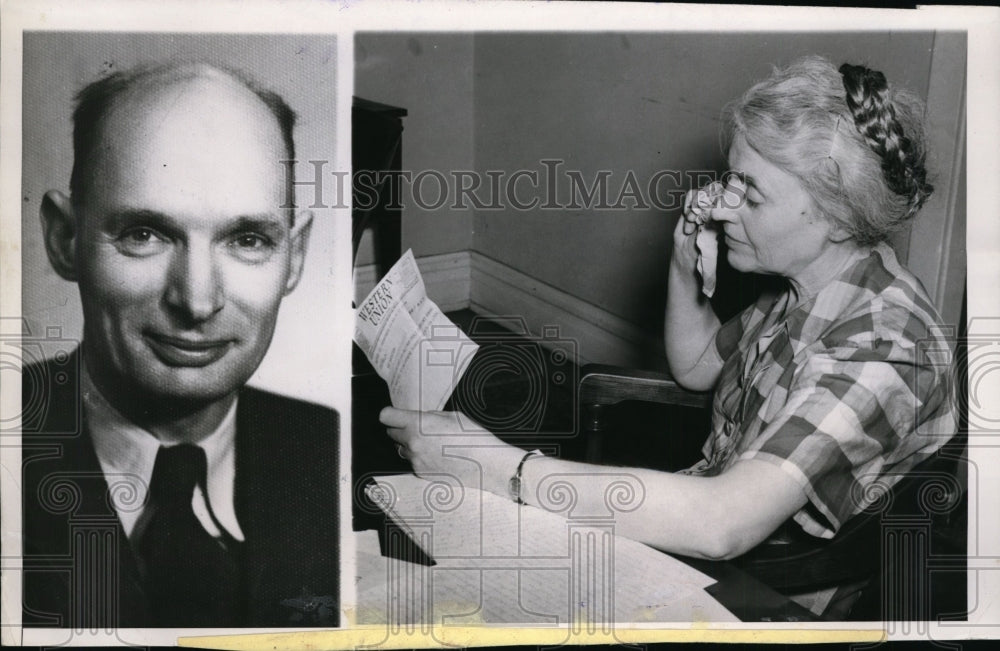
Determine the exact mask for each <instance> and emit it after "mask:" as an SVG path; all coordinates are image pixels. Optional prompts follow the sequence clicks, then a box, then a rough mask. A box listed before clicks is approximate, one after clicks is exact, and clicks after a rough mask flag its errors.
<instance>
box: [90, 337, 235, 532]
mask: <svg viewBox="0 0 1000 651" xmlns="http://www.w3.org/2000/svg"><path fill="white" fill-rule="evenodd" d="M80 367H81V371H80V374H81V391H80V393H81V397H82V399H83V411H84V416H85V418H86V422H87V426H88V429H89V431H90V436H91V438H92V439H93V441H94V450H95V451H96V452H97V460H98V461H99V462H100V464H101V470H102V471H103V472H104V477H105V479H106V480H107V482H108V486H109V488H110V494H111V498H112V503H113V504H114V507H115V510H116V511H117V512H118V518H119V519H120V520H121V523H122V527H123V528H124V529H125V534H126V535H127V536H131V535H132V531H133V530H134V529H135V526H136V522H137V521H138V520H139V517H140V516H141V515H142V512H143V510H144V508H145V504H146V493H147V491H148V488H149V482H150V479H152V476H153V465H154V464H155V462H156V454H157V452H158V451H159V449H160V445H161V444H160V441H159V440H158V439H157V438H156V437H155V436H153V435H152V434H151V433H150V432H148V431H146V430H144V429H143V428H141V427H139V426H138V425H136V424H134V423H133V422H132V421H130V420H128V419H127V418H125V416H123V415H122V414H121V412H119V411H118V410H117V409H115V408H114V407H113V406H112V405H111V403H109V402H108V401H107V399H106V398H105V397H104V396H103V395H102V394H101V392H100V390H98V388H97V386H96V385H95V384H94V382H93V379H92V378H91V377H90V373H88V371H87V367H86V364H84V363H83V361H82V355H81V364H80ZM198 446H199V447H201V448H202V449H203V450H205V457H206V459H207V462H208V481H207V485H208V498H209V503H211V505H212V512H213V513H214V514H215V517H216V519H218V521H219V524H221V525H222V527H223V528H225V529H226V531H227V532H228V533H229V534H230V535H231V536H233V538H235V539H236V540H240V541H242V540H243V539H244V538H243V532H242V530H241V529H240V525H239V522H238V521H237V519H236V509H235V504H234V483H235V478H236V402H235V401H234V402H233V406H232V407H231V408H230V409H229V411H228V412H227V413H226V416H225V418H223V419H222V422H221V423H220V424H219V427H218V428H216V430H215V431H214V432H212V433H211V434H209V435H208V436H206V437H205V438H204V439H202V440H201V441H199V442H198ZM191 506H192V509H193V510H194V513H195V516H197V517H198V520H199V521H200V522H201V524H202V525H203V526H204V527H205V530H206V531H208V532H209V533H210V534H212V535H213V536H216V537H218V536H219V535H221V532H220V531H219V529H218V527H217V526H216V524H215V522H213V520H212V517H211V516H210V515H209V513H208V509H207V507H206V503H205V496H204V495H203V494H202V492H201V489H200V488H198V489H196V490H195V494H194V496H193V498H192V502H191Z"/></svg>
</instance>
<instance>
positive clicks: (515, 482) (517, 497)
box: [507, 476, 524, 504]
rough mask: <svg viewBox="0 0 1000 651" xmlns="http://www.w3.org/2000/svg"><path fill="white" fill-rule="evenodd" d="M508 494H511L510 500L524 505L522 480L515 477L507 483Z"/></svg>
mask: <svg viewBox="0 0 1000 651" xmlns="http://www.w3.org/2000/svg"><path fill="white" fill-rule="evenodd" d="M507 492H508V493H509V494H510V499H512V500H514V501H515V502H517V503H518V504H523V503H524V502H522V501H521V478H520V477H517V476H514V477H511V478H510V481H509V482H508V483H507Z"/></svg>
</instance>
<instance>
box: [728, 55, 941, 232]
mask: <svg viewBox="0 0 1000 651" xmlns="http://www.w3.org/2000/svg"><path fill="white" fill-rule="evenodd" d="M923 108H924V106H923V102H921V100H920V99H919V98H917V97H916V96H914V95H913V94H911V93H908V92H906V91H904V90H901V89H895V88H890V87H889V86H888V84H886V81H885V77H884V76H883V75H882V73H879V72H875V71H872V70H869V69H867V68H863V67H860V66H850V65H846V64H845V65H843V66H841V68H840V70H839V71H838V69H837V68H836V67H834V65H833V64H832V63H830V62H829V61H827V60H826V59H824V58H822V57H806V58H803V59H800V60H798V61H796V62H795V63H793V64H791V65H790V66H788V67H786V68H776V69H775V70H774V71H773V72H772V74H771V76H770V77H768V78H767V79H765V80H764V81H761V82H759V83H757V84H755V85H754V86H752V87H751V88H750V89H749V90H747V91H746V93H744V94H743V96H742V97H740V98H739V99H737V100H736V101H734V102H732V103H731V104H730V105H729V106H727V107H726V111H725V122H724V128H723V138H724V145H725V146H726V147H727V148H728V146H729V145H730V144H731V143H732V141H733V139H735V138H736V137H737V136H742V137H744V138H745V139H746V141H747V144H749V145H750V146H751V147H752V148H753V149H754V150H755V151H757V153H759V154H760V155H761V156H763V157H764V158H766V159H767V160H769V161H770V162H772V163H774V164H775V165H777V166H778V167H780V168H782V169H784V170H785V171H787V172H788V173H790V174H792V175H794V176H796V177H797V178H798V179H799V180H800V181H801V182H802V183H803V185H804V186H805V188H806V190H807V191H808V192H809V194H810V195H811V197H812V199H813V201H815V203H816V205H817V207H818V208H819V209H820V210H821V211H822V213H823V214H824V215H825V216H826V217H827V218H828V219H831V220H832V221H833V222H835V223H836V224H839V225H840V226H841V227H842V228H843V229H844V231H845V232H846V233H847V234H848V235H850V236H851V237H852V238H854V240H856V241H857V242H858V243H859V244H862V245H871V244H875V243H877V242H880V241H883V240H886V239H887V238H888V237H889V236H890V235H891V234H892V233H893V232H895V231H897V230H899V229H901V228H902V227H903V226H904V225H905V224H906V222H907V221H908V220H909V219H910V218H912V217H913V216H914V215H915V214H916V213H917V211H918V210H920V207H921V206H922V205H923V203H924V201H925V200H926V199H927V197H928V196H930V194H931V192H933V189H934V188H933V187H932V186H931V185H930V184H929V183H927V181H926V176H927V172H926V169H925V168H924V158H925V143H924V128H923Z"/></svg>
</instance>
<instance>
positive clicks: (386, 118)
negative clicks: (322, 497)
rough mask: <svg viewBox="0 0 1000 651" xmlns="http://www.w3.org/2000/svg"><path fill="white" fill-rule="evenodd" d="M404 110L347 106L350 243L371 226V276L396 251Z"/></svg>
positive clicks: (363, 103) (357, 103)
mask: <svg viewBox="0 0 1000 651" xmlns="http://www.w3.org/2000/svg"><path fill="white" fill-rule="evenodd" d="M405 116H406V109H404V108H400V107H398V106H389V105H388V104H380V103H378V102H372V101H370V100H366V99H362V98H360V97H355V98H354V106H353V109H352V111H351V138H352V145H351V157H352V160H351V165H352V167H353V168H354V169H353V175H352V177H351V178H352V190H353V195H354V204H353V205H354V208H353V210H352V213H351V217H352V229H351V230H352V244H353V249H352V250H353V252H354V257H355V259H357V255H358V245H359V244H360V242H361V237H362V235H363V234H364V232H365V231H366V230H371V232H372V241H373V244H374V247H375V265H376V271H377V276H378V277H381V276H382V275H384V274H385V272H386V271H388V270H389V268H390V267H392V265H393V263H395V262H396V260H398V259H399V256H400V254H401V253H402V250H401V246H402V242H401V234H402V228H401V221H402V210H403V209H402V196H401V192H400V189H401V187H400V176H399V174H398V173H399V172H400V171H401V169H402V162H403V154H402V152H403V118H404V117H405Z"/></svg>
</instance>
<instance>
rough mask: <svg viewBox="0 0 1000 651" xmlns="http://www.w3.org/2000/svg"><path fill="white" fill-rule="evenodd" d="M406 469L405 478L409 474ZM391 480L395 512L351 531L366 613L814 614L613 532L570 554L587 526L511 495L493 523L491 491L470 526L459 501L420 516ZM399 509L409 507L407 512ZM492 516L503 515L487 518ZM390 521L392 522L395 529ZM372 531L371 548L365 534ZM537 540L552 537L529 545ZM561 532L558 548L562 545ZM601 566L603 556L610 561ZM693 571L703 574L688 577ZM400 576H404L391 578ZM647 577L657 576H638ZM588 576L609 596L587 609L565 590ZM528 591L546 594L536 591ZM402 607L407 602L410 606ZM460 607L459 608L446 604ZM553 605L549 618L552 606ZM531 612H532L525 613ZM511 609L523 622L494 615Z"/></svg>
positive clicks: (493, 619)
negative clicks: (570, 523)
mask: <svg viewBox="0 0 1000 651" xmlns="http://www.w3.org/2000/svg"><path fill="white" fill-rule="evenodd" d="M410 477H411V479H410V480H408V481H410V482H412V481H413V480H416V478H412V476H410ZM417 481H421V480H417ZM396 488H397V489H400V488H401V489H402V490H401V491H399V492H401V493H402V492H406V493H410V494H411V495H410V496H404V497H402V498H401V500H402V501H401V502H400V503H399V504H397V505H396V506H397V507H398V508H397V509H396V510H392V509H390V510H392V512H393V516H392V517H387V516H384V515H382V514H381V512H378V513H372V516H373V517H372V518H368V519H366V521H365V522H364V523H363V528H365V529H369V530H368V531H365V532H363V534H356V535H358V536H359V538H358V545H357V549H358V557H357V559H358V568H357V570H358V575H359V577H360V581H361V582H360V583H359V588H358V590H359V594H358V598H359V602H358V603H359V605H361V606H363V607H368V609H369V611H372V612H374V611H377V610H378V608H379V605H380V604H386V603H398V602H399V601H400V600H405V599H411V600H412V599H417V602H419V603H420V604H423V605H421V606H420V607H419V608H418V610H420V612H419V613H412V612H411V613H410V614H405V613H404V614H403V618H404V619H405V618H406V617H410V618H411V619H432V620H434V621H437V620H439V619H442V618H443V620H444V621H453V615H452V614H444V615H442V613H448V611H447V608H449V607H452V606H451V605H448V604H445V602H448V601H455V600H456V599H457V600H458V601H464V602H472V603H476V604H478V606H477V608H476V609H474V610H476V611H477V613H478V616H481V617H482V618H483V621H484V622H485V623H514V622H520V623H526V624H543V623H558V622H564V621H566V620H571V619H574V618H576V617H581V616H582V617H584V618H586V617H597V618H600V617H601V616H602V615H601V613H604V615H603V617H604V618H607V614H608V613H613V618H614V619H615V620H617V621H620V622H633V621H634V622H643V623H646V622H649V623H653V622H675V621H734V620H739V621H743V622H804V621H816V620H817V619H818V618H817V617H816V616H815V615H813V614H812V613H811V612H809V611H808V610H806V609H805V608H803V607H802V606H800V605H798V604H796V603H795V602H793V601H791V600H789V599H788V598H787V597H785V596H784V595H781V594H780V593H778V592H777V591H775V590H774V589H772V588H771V587H769V586H767V585H765V584H764V583H762V582H761V581H759V580H758V579H756V578H755V577H753V576H751V575H750V574H748V573H746V572H745V571H743V570H741V569H739V568H738V567H736V566H735V565H733V564H732V563H728V562H714V561H703V560H699V559H693V558H686V557H679V556H675V555H671V554H664V553H662V552H659V551H656V550H653V549H652V548H649V547H647V546H645V545H641V544H639V543H636V542H634V541H631V540H628V539H624V538H621V537H619V536H616V535H613V534H610V538H608V537H607V536H605V540H612V539H613V541H614V542H612V543H611V546H610V547H607V546H605V547H601V546H600V545H601V544H604V545H607V544H608V543H607V542H605V543H600V542H598V543H597V545H596V546H594V547H593V548H592V549H591V551H590V552H589V555H588V552H586V551H584V553H580V550H579V549H576V548H574V545H579V544H580V541H586V540H594V535H593V532H595V531H596V532H597V536H598V537H600V536H601V529H600V528H599V527H598V528H597V529H594V530H591V529H590V528H584V529H581V531H584V532H585V533H584V535H583V536H582V537H581V536H579V535H575V534H574V533H573V532H572V531H570V535H569V538H567V532H568V531H569V529H567V528H566V524H565V522H566V521H565V520H561V519H559V518H557V517H554V516H553V514H549V513H544V512H539V511H538V510H537V509H533V508H532V507H525V510H524V511H520V512H517V511H516V508H517V507H516V506H513V503H509V504H510V505H512V506H510V508H512V509H514V513H518V515H516V516H515V517H516V520H515V521H513V523H511V521H507V523H504V522H502V521H501V520H505V519H506V518H507V517H508V514H506V513H505V512H506V510H507V509H505V507H507V505H508V502H507V501H506V500H502V499H498V500H496V503H494V501H492V500H493V497H494V496H492V494H483V495H482V496H481V498H480V497H479V496H477V499H482V500H484V501H482V502H480V503H479V504H478V507H477V508H478V509H479V511H477V512H474V513H468V514H466V516H464V517H466V518H473V519H474V520H475V521H476V522H475V524H476V526H470V525H469V523H468V522H464V521H462V520H461V519H456V518H459V516H457V515H456V514H457V512H458V511H461V510H462V509H464V508H466V507H465V505H464V504H463V506H462V508H461V509H455V510H447V509H445V510H443V511H442V512H441V513H436V514H432V513H431V512H430V511H426V510H425V507H424V504H425V503H424V502H422V501H421V500H419V499H416V500H413V499H411V498H412V494H413V493H420V492H421V490H420V489H421V486H420V485H419V484H418V485H412V484H411V483H406V482H405V481H404V482H403V483H402V484H399V485H397V487H396ZM390 492H391V491H390ZM425 494H426V493H425ZM407 499H410V503H409V505H407V504H405V503H403V502H405V501H406V500H407ZM473 501H476V500H473ZM406 509H410V513H407V512H406ZM498 512H504V514H503V515H502V516H497V513H498ZM401 514H402V515H401ZM380 516H381V517H380ZM498 517H499V518H500V519H499V520H498V519H497V518H498ZM394 519H395V520H400V521H402V527H400V526H399V525H398V524H397V523H396V522H394ZM556 521H558V522H559V524H556ZM356 524H359V523H356ZM411 524H412V525H413V527H412V528H411V527H410V525H411ZM428 524H430V526H428ZM574 526H575V525H574ZM371 529H374V530H371ZM471 529H479V530H480V531H474V532H472V535H470V536H466V535H465V534H464V532H465V531H466V530H471ZM512 529H519V530H520V531H511V530H512ZM362 535H364V536H365V538H364V540H362V538H361V536H362ZM376 536H377V538H378V543H377V544H376V543H375V542H374V539H375V537H376ZM414 538H415V539H416V540H419V541H420V542H421V546H422V547H423V549H421V546H418V545H417V544H416V543H415V542H413V539H414ZM465 538H471V540H465ZM542 538H544V539H547V540H552V541H554V542H552V543H548V542H541V541H540V539H542ZM432 539H433V540H432ZM567 540H568V541H569V543H568V544H569V547H566V545H567ZM574 541H576V542H574ZM584 544H589V543H584ZM424 549H427V550H431V549H433V550H434V552H433V554H434V555H437V556H438V558H437V560H438V561H439V563H437V565H436V566H435V565H434V562H435V561H434V560H433V559H431V558H430V555H429V554H426V553H425V552H424ZM609 549H610V550H612V551H611V552H610V554H611V556H608V557H606V558H605V559H603V560H602V559H601V558H600V556H601V555H602V554H603V552H604V551H605V550H609ZM439 552H440V555H438V553H439ZM595 552H596V554H595ZM658 558H659V559H660V560H657V559H658ZM390 559H394V560H390ZM608 559H611V560H610V561H609V560H608ZM581 560H582V561H583V566H581V564H580V561H581ZM400 561H403V562H400ZM608 562H613V563H615V564H614V566H613V567H612V566H611V565H608ZM602 563H603V565H602ZM584 566H585V567H584ZM602 568H606V571H605V569H602ZM685 568H689V569H685ZM691 569H693V570H695V571H696V572H695V575H692V574H691ZM697 573H701V575H703V576H700V578H699V575H697ZM401 577H406V578H405V581H403V582H402V583H400V578H401ZM581 577H582V578H581ZM651 577H656V578H657V579H659V580H650V578H651ZM595 579H596V581H597V582H598V583H604V584H605V585H607V583H606V582H608V581H611V582H612V583H613V590H611V592H607V589H606V588H604V589H601V588H598V589H597V591H596V592H595V593H594V595H591V597H590V599H591V600H595V599H596V600H598V601H600V600H601V599H602V598H603V597H601V596H600V595H601V594H602V590H603V594H608V595H611V597H610V598H609V603H604V604H597V605H596V606H595V607H593V608H592V606H594V605H593V604H586V607H585V608H584V606H585V604H584V602H585V601H586V599H575V598H574V599H568V598H567V596H572V595H574V594H576V593H577V592H580V590H581V586H582V588H583V589H584V590H585V589H587V587H588V586H590V590H591V591H592V592H593V591H594V588H593V586H592V585H591V584H593V583H594V581H595ZM581 581H582V583H581ZM588 581H589V582H590V583H588ZM584 584H586V585H584ZM386 586H392V587H390V588H387V587H386ZM400 586H403V587H405V588H406V592H407V594H406V595H402V594H401V595H387V594H386V592H387V590H395V589H398V588H399V587H400ZM533 593H551V594H549V596H548V597H547V598H546V599H543V598H542V597H539V596H538V595H536V594H533ZM563 593H565V594H563ZM387 597H391V598H389V599H387ZM417 597H419V598H417ZM532 600H534V601H532ZM574 600H576V601H579V602H580V603H579V606H580V607H581V608H584V610H586V609H588V608H589V609H590V610H589V611H588V612H587V613H583V614H581V613H580V612H577V610H574V607H570V608H569V610H567V603H568V602H572V601H574ZM438 602H441V603H442V604H445V605H443V606H442V605H440V604H439V603H438ZM611 602H613V603H611ZM415 603H416V602H415ZM524 603H528V606H529V607H527V608H526V609H525V607H524V605H523V604H524ZM410 606H411V610H413V608H412V604H410ZM595 608H596V610H595ZM383 610H384V608H383ZM461 611H462V609H461V608H459V609H458V610H457V611H456V612H461ZM560 612H561V613H562V614H561V615H559V614H558V613H560ZM540 613H549V614H552V613H555V614H556V616H555V617H547V618H546V617H543V616H541V615H540ZM536 615H538V618H537V619H532V617H534V616H536ZM397 616H399V613H398V612H397V613H395V614H384V613H383V614H381V615H380V614H379V613H377V612H375V613H374V615H373V617H374V621H377V620H379V619H380V618H381V617H386V618H387V619H392V618H393V617H397ZM521 616H525V617H528V619H525V620H521V619H516V620H508V619H505V618H507V617H521Z"/></svg>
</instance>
